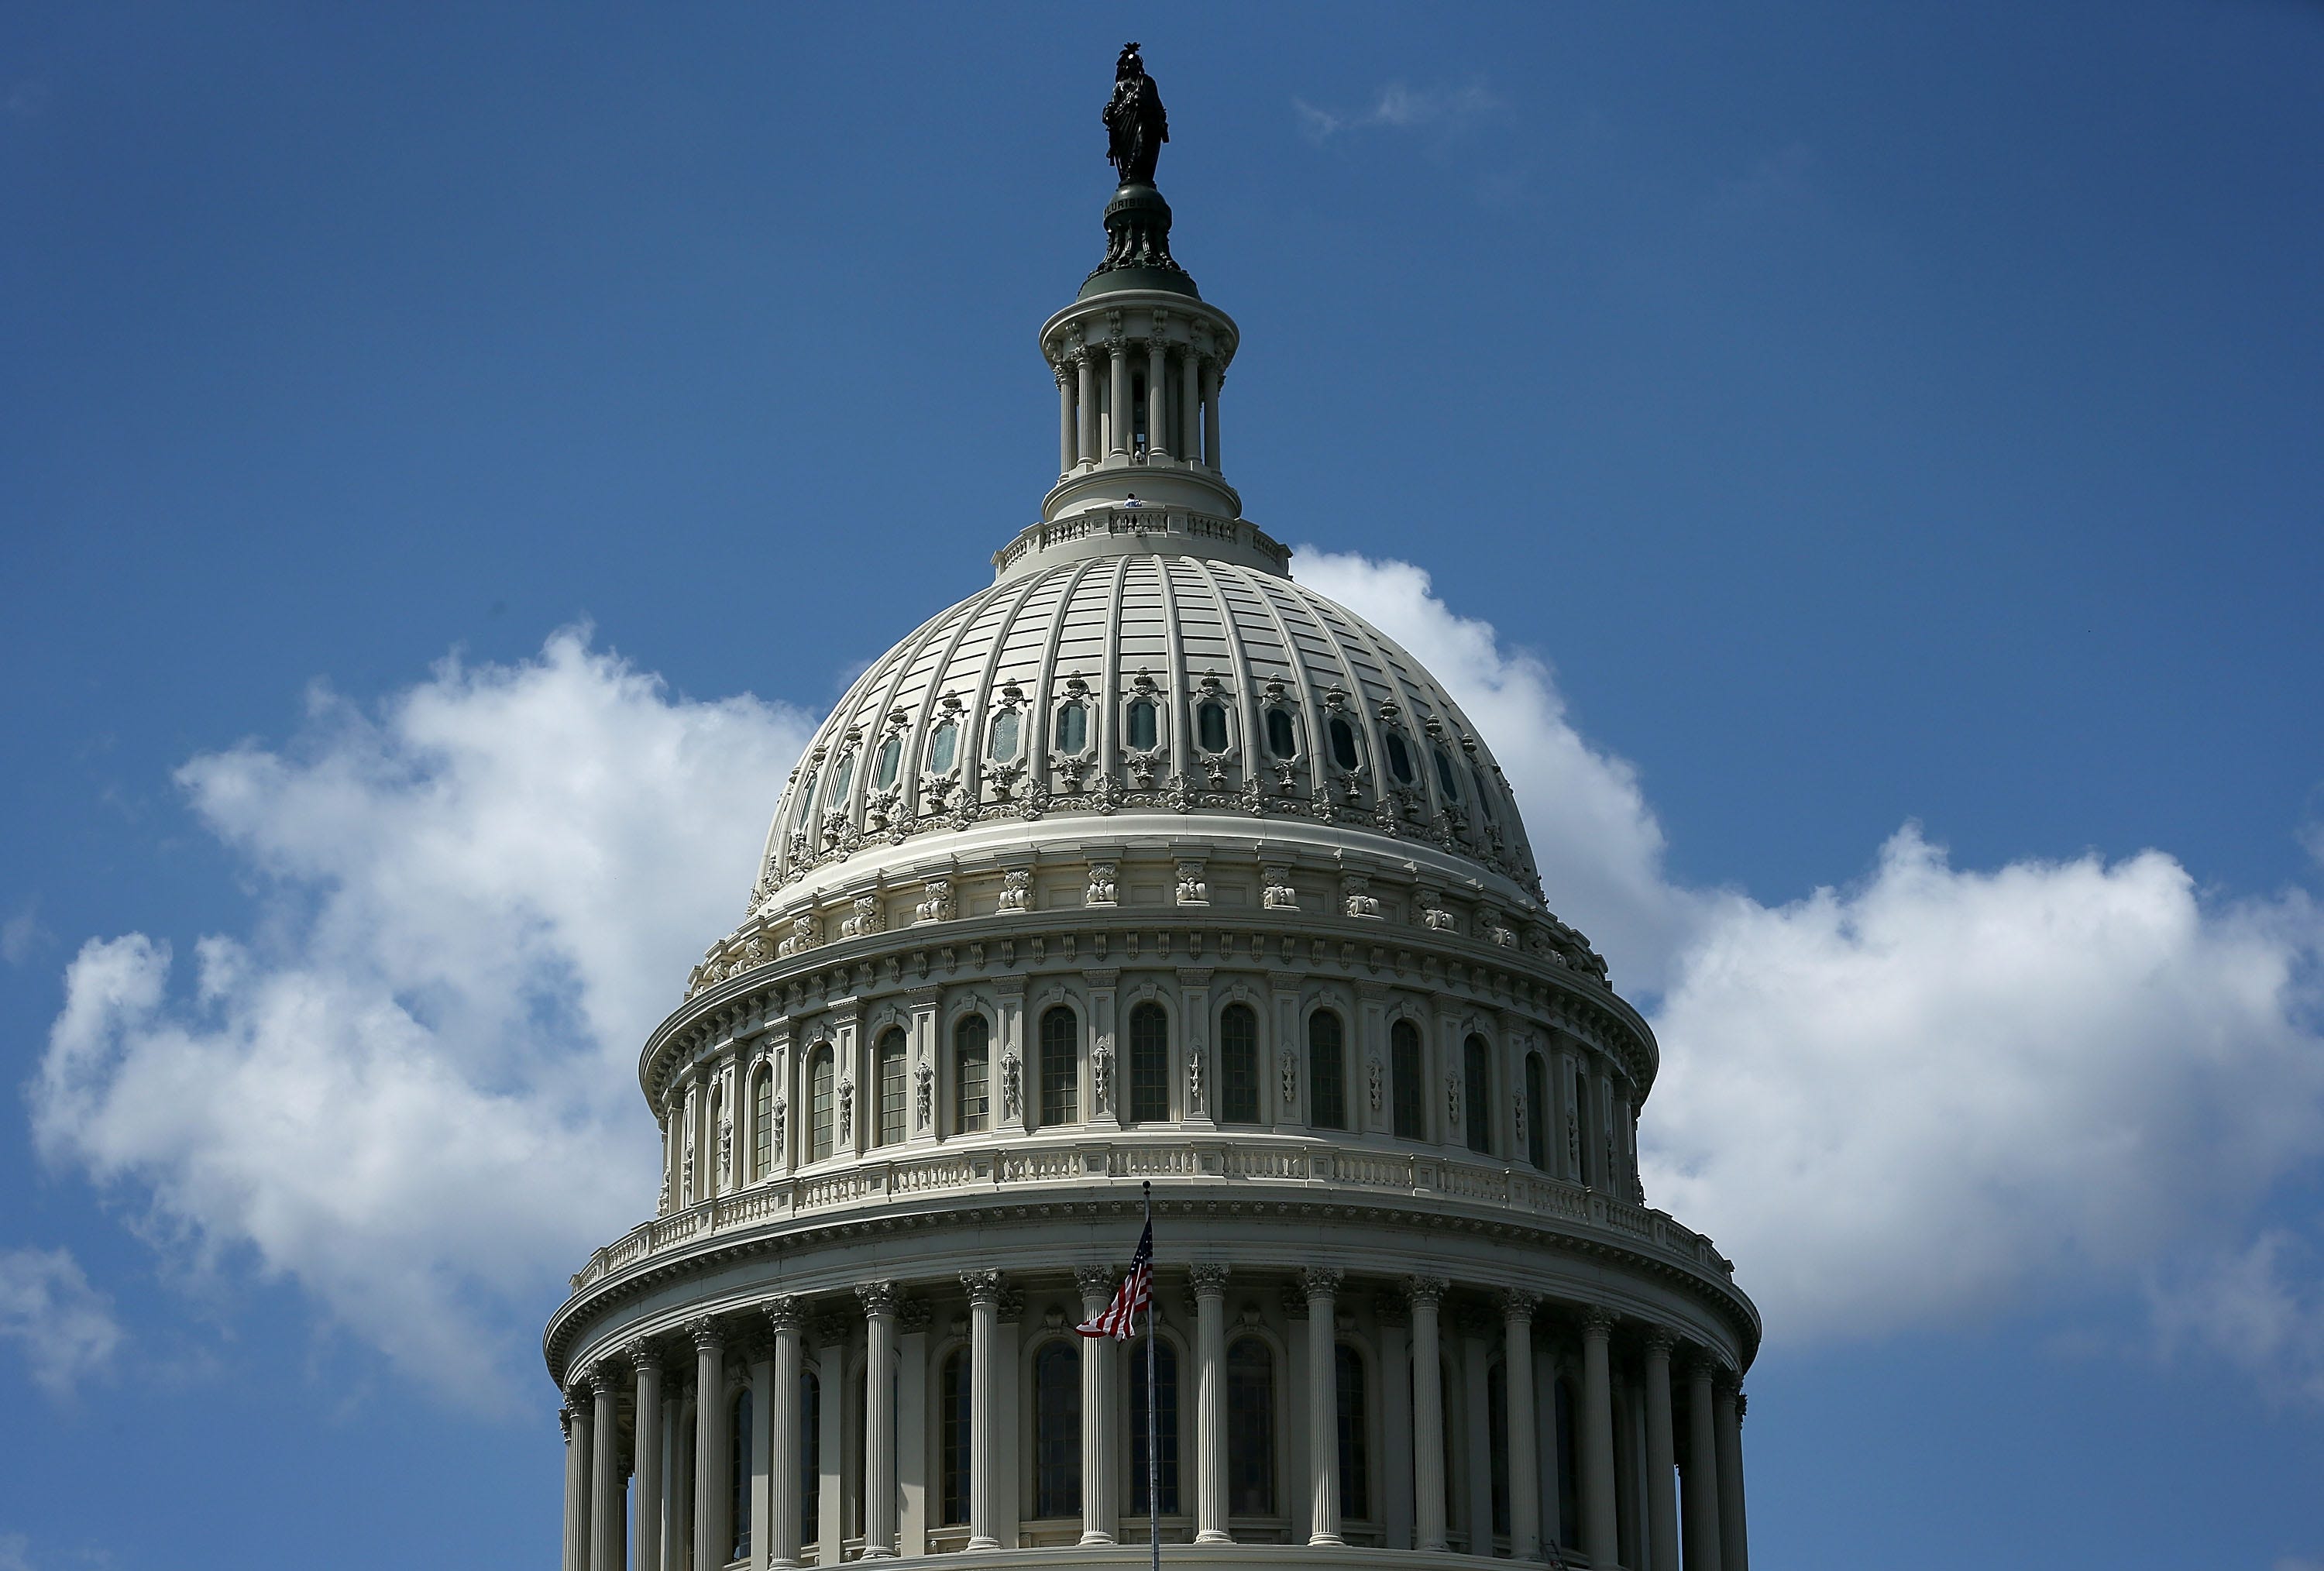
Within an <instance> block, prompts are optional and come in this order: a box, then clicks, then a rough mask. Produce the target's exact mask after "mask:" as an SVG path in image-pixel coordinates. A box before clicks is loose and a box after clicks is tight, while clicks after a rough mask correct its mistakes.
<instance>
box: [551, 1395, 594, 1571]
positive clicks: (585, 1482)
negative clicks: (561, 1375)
mask: <svg viewBox="0 0 2324 1571" xmlns="http://www.w3.org/2000/svg"><path fill="white" fill-rule="evenodd" d="M557 1419H558V1424H559V1425H560V1426H561V1427H562V1428H564V1430H565V1571H589V1429H590V1420H589V1406H588V1403H587V1401H586V1400H585V1399H584V1398H583V1396H582V1394H581V1389H580V1388H579V1387H578V1386H576V1387H575V1388H574V1390H573V1392H572V1394H571V1395H570V1396H569V1397H568V1398H567V1400H566V1403H565V1405H564V1406H563V1407H561V1408H559V1409H558V1410H557Z"/></svg>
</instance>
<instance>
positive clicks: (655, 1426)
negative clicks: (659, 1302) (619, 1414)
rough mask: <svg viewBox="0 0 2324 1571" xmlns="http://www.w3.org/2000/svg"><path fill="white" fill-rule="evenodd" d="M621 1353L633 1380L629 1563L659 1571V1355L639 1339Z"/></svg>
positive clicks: (651, 1570) (642, 1570)
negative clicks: (634, 1496)
mask: <svg viewBox="0 0 2324 1571" xmlns="http://www.w3.org/2000/svg"><path fill="white" fill-rule="evenodd" d="M622 1351H623V1352H624V1353H627V1354H629V1355H630V1367H631V1369H632V1371H634V1372H635V1374H636V1380H637V1391H636V1397H637V1426H636V1428H637V1437H636V1442H635V1446H634V1451H635V1454H636V1456H637V1465H636V1467H635V1469H634V1471H635V1472H636V1474H637V1477H638V1503H637V1510H636V1511H635V1514H634V1515H633V1516H632V1520H631V1522H630V1542H631V1546H632V1547H631V1549H630V1564H631V1565H632V1566H635V1567H636V1568H637V1571H661V1354H660V1353H659V1351H658V1350H656V1349H655V1348H654V1347H653V1346H652V1345H650V1343H647V1342H646V1341H644V1340H643V1339H642V1338H641V1339H640V1340H638V1341H635V1342H632V1343H631V1344H630V1345H628V1346H627V1347H625V1348H623V1349H622Z"/></svg>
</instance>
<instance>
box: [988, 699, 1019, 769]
mask: <svg viewBox="0 0 2324 1571" xmlns="http://www.w3.org/2000/svg"><path fill="white" fill-rule="evenodd" d="M1023 725H1024V722H1023V721H1022V720H1019V718H1018V717H1017V711H1016V710H1014V709H1003V710H1001V713H1000V714H998V715H995V716H993V717H992V758H993V762H996V763H1007V762H1009V761H1010V759H1012V758H1014V757H1016V756H1017V738H1018V733H1019V730H1020V728H1021V727H1022V726H1023Z"/></svg>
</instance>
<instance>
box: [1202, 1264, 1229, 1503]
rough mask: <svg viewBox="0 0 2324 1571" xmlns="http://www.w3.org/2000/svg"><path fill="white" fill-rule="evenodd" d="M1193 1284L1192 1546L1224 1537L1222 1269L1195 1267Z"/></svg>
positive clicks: (1224, 1332) (1224, 1311) (1224, 1330)
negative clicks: (1194, 1362) (1194, 1363)
mask: <svg viewBox="0 0 2324 1571" xmlns="http://www.w3.org/2000/svg"><path fill="white" fill-rule="evenodd" d="M1192 1274H1193V1277H1194V1355H1195V1361H1196V1366H1195V1367H1196V1372H1195V1377H1194V1378H1195V1382H1196V1383H1195V1387H1194V1468H1195V1472H1194V1542H1196V1543H1198V1544H1225V1543H1231V1542H1232V1541H1233V1540H1232V1539H1231V1536H1230V1535H1229V1534H1228V1532H1227V1391H1226V1382H1227V1367H1226V1366H1227V1268H1226V1267H1225V1266H1222V1265H1198V1266H1196V1267H1195V1268H1194V1271H1193V1273H1192Z"/></svg>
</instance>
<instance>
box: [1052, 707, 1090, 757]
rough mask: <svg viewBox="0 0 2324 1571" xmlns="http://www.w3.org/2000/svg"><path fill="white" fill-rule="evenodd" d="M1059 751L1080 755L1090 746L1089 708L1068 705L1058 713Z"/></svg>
mask: <svg viewBox="0 0 2324 1571" xmlns="http://www.w3.org/2000/svg"><path fill="white" fill-rule="evenodd" d="M1056 732H1057V751H1058V752H1059V753H1079V752H1080V751H1081V750H1082V749H1083V748H1084V747H1087V746H1088V745H1089V707H1088V706H1087V705H1084V704H1067V705H1065V706H1064V707H1062V708H1060V709H1059V710H1058V711H1057V725H1056Z"/></svg>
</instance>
